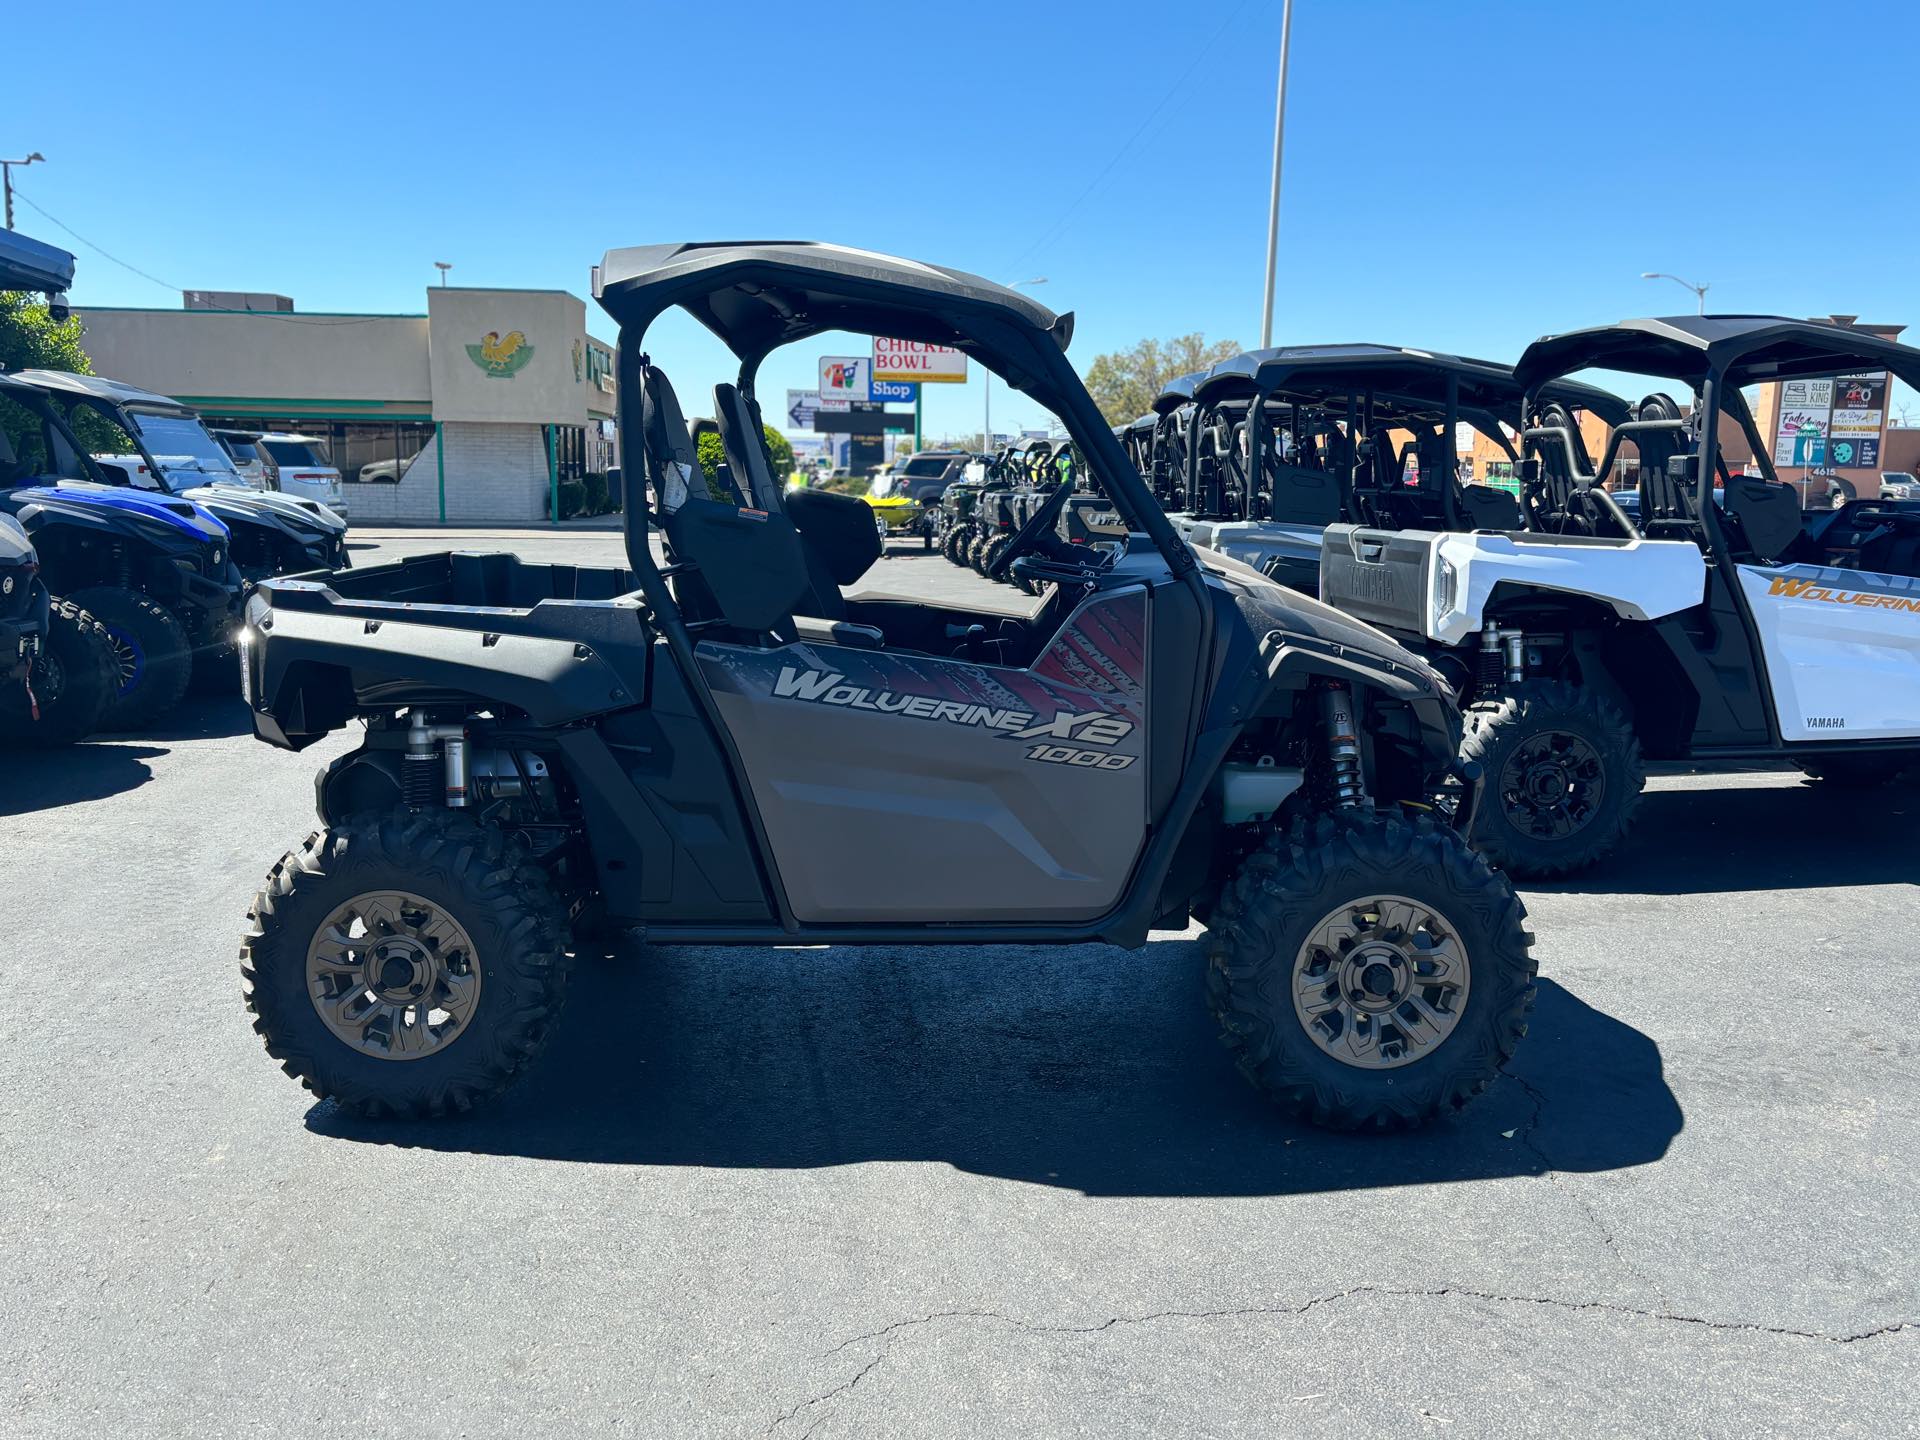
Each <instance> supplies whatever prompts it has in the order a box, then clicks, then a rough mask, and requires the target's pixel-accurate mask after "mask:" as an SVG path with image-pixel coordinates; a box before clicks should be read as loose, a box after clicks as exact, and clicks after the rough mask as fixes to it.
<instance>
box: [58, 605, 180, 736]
mask: <svg viewBox="0 0 1920 1440" xmlns="http://www.w3.org/2000/svg"><path fill="white" fill-rule="evenodd" d="M68 598H69V599H70V600H72V601H73V602H74V603H75V604H76V605H79V606H80V607H82V608H83V609H85V610H86V611H87V612H88V613H90V614H91V615H92V616H93V618H94V619H96V620H98V621H99V622H100V623H101V624H102V625H104V626H106V629H107V637H108V639H110V640H111V641H112V642H113V650H114V659H115V663H116V666H117V668H118V672H119V673H118V677H117V682H116V684H115V687H114V691H113V694H112V695H111V696H110V697H109V698H108V700H107V707H106V710H105V712H104V713H103V714H102V715H101V717H100V728H101V729H102V730H138V729H140V728H142V727H143V726H146V725H151V724H152V723H153V722H154V721H155V720H158V719H159V718H160V717H161V716H162V715H164V714H166V713H167V712H168V711H169V710H171V709H173V707H174V706H176V705H178V704H179V703H180V698H181V697H182V696H183V695H185V694H186V693H187V682H188V681H189V680H191V679H192V678H193V643H192V641H191V640H190V639H189V638H188V636H187V631H186V627H185V626H183V625H182V624H181V623H180V622H179V621H178V620H177V619H175V618H174V615H173V612H172V611H171V610H169V609H167V607H166V606H164V605H162V604H161V603H160V602H159V601H157V600H155V599H153V598H152V597H151V596H147V595H142V594H141V593H140V592H139V591H137V590H126V589H122V588H121V587H120V586H118V585H96V586H94V587H92V588H91V589H87V590H79V591H76V592H75V593H74V594H72V595H71V596H69V597H68Z"/></svg>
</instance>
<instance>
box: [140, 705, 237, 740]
mask: <svg viewBox="0 0 1920 1440" xmlns="http://www.w3.org/2000/svg"><path fill="white" fill-rule="evenodd" d="M252 730H253V712H252V711H250V710H248V709H247V703H246V701H244V700H242V699H241V698H240V697H239V696H238V695H203V696H189V697H188V698H187V699H185V700H183V701H181V702H180V704H179V705H177V706H176V707H174V708H173V709H172V710H169V711H168V712H167V713H166V714H165V715H163V716H161V717H160V719H159V720H157V721H156V722H155V723H154V724H152V725H150V726H148V727H147V728H146V729H144V730H141V731H138V732H136V733H134V734H130V735H129V736H128V737H127V738H128V739H137V740H166V741H172V740H221V739H226V738H227V737H229V736H233V735H246V734H249V733H251V732H252Z"/></svg>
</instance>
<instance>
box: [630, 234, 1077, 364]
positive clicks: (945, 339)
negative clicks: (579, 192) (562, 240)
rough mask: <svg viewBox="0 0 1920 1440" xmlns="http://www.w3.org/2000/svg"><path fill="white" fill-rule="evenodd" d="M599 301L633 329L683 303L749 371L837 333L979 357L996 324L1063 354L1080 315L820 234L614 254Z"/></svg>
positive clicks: (973, 278)
mask: <svg viewBox="0 0 1920 1440" xmlns="http://www.w3.org/2000/svg"><path fill="white" fill-rule="evenodd" d="M595 298H596V299H597V300H599V302H600V304H601V307H602V308H603V309H605V310H606V312H607V313H608V314H609V315H611V316H612V317H613V318H614V319H615V320H617V321H619V322H620V324H621V325H622V326H623V327H624V326H627V325H630V324H633V323H635V322H639V323H641V324H645V323H646V322H649V321H651V320H652V319H653V318H654V317H655V316H656V315H658V314H660V313H661V312H662V311H664V310H666V309H667V308H668V307H670V306H673V305H679V306H681V307H683V308H684V309H685V310H687V311H688V313H690V314H691V315H693V316H694V318H695V319H697V320H699V321H700V323H701V324H703V325H705V326H706V327H707V328H708V329H709V330H711V331H712V332H713V333H714V334H715V335H717V336H719V337H720V339H721V340H722V341H723V342H725V344H726V345H727V347H728V348H729V349H730V350H732V351H733V353H734V354H735V355H737V356H739V357H740V359H741V360H742V361H743V362H745V363H746V364H747V365H748V366H752V365H754V364H757V363H758V361H759V360H760V359H761V358H762V357H764V356H765V355H766V354H768V353H769V352H770V351H772V350H775V349H777V348H779V347H780V346H782V345H787V344H791V343H793V342H794V341H797V340H804V339H806V338H808V337H809V336H812V335H818V334H821V333H823V332H825V331H830V330H847V331H851V332H853V333H855V334H864V335H879V336H884V337H887V338H892V339H900V340H918V341H921V342H922V343H925V344H930V345H951V346H954V347H956V348H958V349H960V350H964V351H967V352H968V353H970V354H978V353H982V352H983V351H985V350H986V349H987V348H988V347H986V346H983V345H982V344H981V343H980V342H979V336H980V334H981V332H982V330H983V328H985V329H991V328H993V323H992V322H993V321H994V320H995V319H999V320H1001V321H1003V322H1004V321H1011V322H1013V324H1014V325H1015V326H1017V327H1019V328H1021V329H1025V330H1027V331H1029V332H1031V331H1034V330H1038V331H1043V332H1046V333H1048V334H1050V335H1051V336H1052V338H1053V342H1054V343H1055V344H1056V345H1057V346H1058V347H1059V348H1060V349H1061V350H1065V349H1066V348H1067V342H1068V341H1069V340H1070V339H1071V338H1072V336H1073V317H1072V316H1071V315H1056V314H1054V313H1053V311H1051V310H1049V309H1047V307H1046V306H1044V305H1041V304H1039V303H1037V302H1036V301H1034V300H1031V299H1029V298H1028V297H1027V296H1025V295H1022V294H1020V293H1019V292H1018V291H1016V290H1010V289H1008V288H1007V287H1006V286H1004V285H997V284H995V283H994V282H993V281H991V280H984V279H982V278H981V277H980V276H978V275H969V274H968V273H966V272H965V271H963V270H951V269H948V268H947V267H946V266H943V265H929V264H925V263H923V262H921V261H918V260H904V259H901V258H899V257H897V256H893V255H880V254H876V253H875V252H873V251H871V250H858V249H854V248H852V247H850V246H845V245H831V244H826V243H824V242H821V241H815V240H738V241H717V242H690V243H683V244H675V245H639V246H633V247H631V248H628V249H624V250H609V251H608V252H607V254H606V258H605V259H604V260H602V261H601V263H600V275H599V282H598V285H597V287H596V290H595ZM996 353H998V352H997V350H996ZM1007 378H1009V379H1010V380H1015V381H1016V383H1018V381H1017V378H1016V377H1014V376H1008V377H1007Z"/></svg>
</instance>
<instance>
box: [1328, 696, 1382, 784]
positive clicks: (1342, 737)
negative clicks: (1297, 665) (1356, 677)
mask: <svg viewBox="0 0 1920 1440" xmlns="http://www.w3.org/2000/svg"><path fill="white" fill-rule="evenodd" d="M1320 715H1321V719H1322V722H1323V723H1324V724H1325V726H1326V732H1327V765H1328V769H1329V771H1330V772H1331V776H1332V780H1333V800H1334V804H1336V805H1338V806H1339V807H1340V808H1341V809H1343V810H1347V809H1354V808H1359V807H1364V806H1366V805H1369V804H1371V803H1372V802H1371V801H1370V800H1369V799H1368V796H1367V782H1366V775H1365V773H1364V772H1363V770H1362V767H1361V763H1360V735H1359V731H1358V730H1357V729H1356V728H1355V725H1354V720H1353V692H1352V691H1351V690H1349V689H1348V688H1347V687H1346V686H1345V685H1342V684H1340V683H1338V682H1334V683H1331V684H1329V685H1327V686H1326V688H1325V689H1323V690H1322V691H1321V692H1320Z"/></svg>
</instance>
